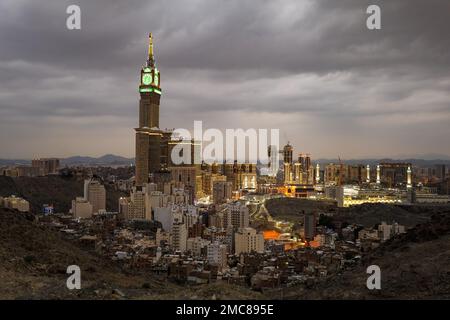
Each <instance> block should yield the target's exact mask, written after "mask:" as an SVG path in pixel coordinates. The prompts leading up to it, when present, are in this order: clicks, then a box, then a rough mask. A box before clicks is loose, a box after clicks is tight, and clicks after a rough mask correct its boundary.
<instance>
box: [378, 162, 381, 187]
mask: <svg viewBox="0 0 450 320" xmlns="http://www.w3.org/2000/svg"><path fill="white" fill-rule="evenodd" d="M380 172H381V169H380V165H379V164H378V165H377V184H380V183H381V178H380Z"/></svg>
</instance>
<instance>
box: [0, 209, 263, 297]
mask: <svg viewBox="0 0 450 320" xmlns="http://www.w3.org/2000/svg"><path fill="white" fill-rule="evenodd" d="M72 264H75V265H78V266H80V268H81V286H82V289H81V290H73V291H71V290H68V289H67V288H66V280H67V277H68V275H67V274H66V269H67V266H69V265H72ZM213 297H215V298H217V299H232V298H234V299H246V298H247V299H250V298H254V299H256V298H261V295H260V294H259V293H256V292H252V291H250V290H249V289H246V288H241V287H235V286H229V285H203V286H198V287H181V286H178V285H175V284H173V283H170V282H167V281H166V280H164V279H163V278H157V277H156V276H153V275H151V274H150V273H149V272H133V273H131V272H130V271H127V272H125V271H123V270H122V269H121V268H120V267H119V266H118V265H115V264H114V263H112V261H110V260H107V259H105V258H103V257H101V256H98V255H96V254H95V253H93V252H89V251H85V250H83V249H81V248H79V247H78V246H77V245H75V244H74V243H72V242H70V241H68V240H66V239H64V238H63V237H62V236H61V235H60V234H59V233H58V232H57V231H54V230H52V229H48V228H46V227H43V226H40V225H38V224H36V223H35V222H34V216H33V215H32V214H23V213H20V212H17V211H14V210H10V209H2V208H0V299H123V298H125V299H211V298H213Z"/></svg>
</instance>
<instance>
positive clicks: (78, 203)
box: [72, 197, 93, 219]
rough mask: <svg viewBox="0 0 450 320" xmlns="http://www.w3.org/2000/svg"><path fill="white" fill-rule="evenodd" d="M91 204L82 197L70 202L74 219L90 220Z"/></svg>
mask: <svg viewBox="0 0 450 320" xmlns="http://www.w3.org/2000/svg"><path fill="white" fill-rule="evenodd" d="M92 212H93V211H92V204H91V203H90V202H89V201H87V200H86V199H85V198H83V197H77V198H76V199H75V200H72V214H73V216H74V218H82V219H86V218H91V217H92Z"/></svg>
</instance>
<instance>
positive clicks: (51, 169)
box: [31, 158, 59, 176]
mask: <svg viewBox="0 0 450 320" xmlns="http://www.w3.org/2000/svg"><path fill="white" fill-rule="evenodd" d="M31 167H32V168H38V170H39V175H41V176H47V175H49V174H57V173H58V169H59V159H57V158H40V159H34V160H32V161H31Z"/></svg>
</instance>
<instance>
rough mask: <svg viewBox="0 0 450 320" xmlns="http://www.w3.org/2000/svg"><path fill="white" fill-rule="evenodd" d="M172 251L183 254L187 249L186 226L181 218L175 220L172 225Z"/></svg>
mask: <svg viewBox="0 0 450 320" xmlns="http://www.w3.org/2000/svg"><path fill="white" fill-rule="evenodd" d="M171 235H172V249H173V250H174V251H181V252H185V251H186V249H187V236H188V231H187V228H186V224H185V223H184V222H183V221H182V218H175V219H174V222H173V224H172V231H171Z"/></svg>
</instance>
